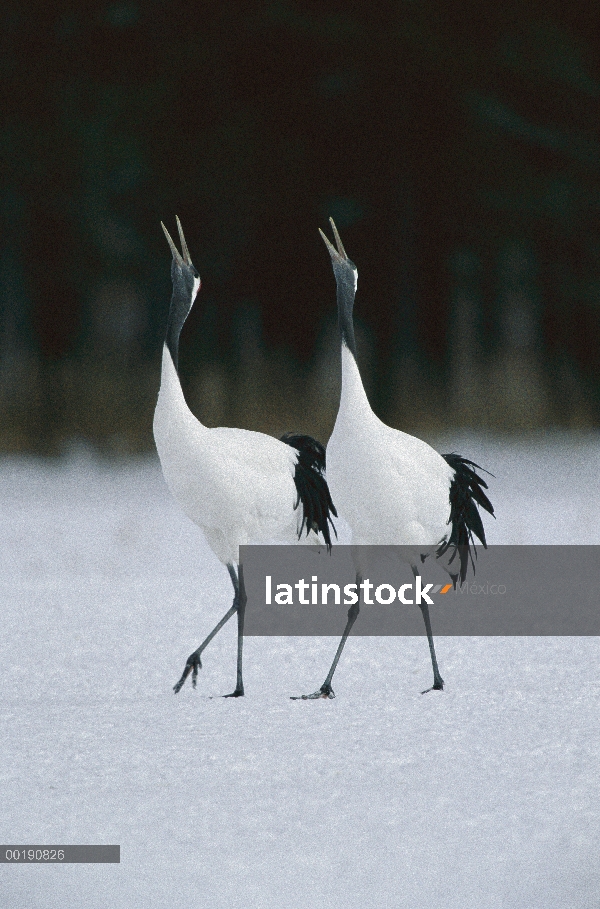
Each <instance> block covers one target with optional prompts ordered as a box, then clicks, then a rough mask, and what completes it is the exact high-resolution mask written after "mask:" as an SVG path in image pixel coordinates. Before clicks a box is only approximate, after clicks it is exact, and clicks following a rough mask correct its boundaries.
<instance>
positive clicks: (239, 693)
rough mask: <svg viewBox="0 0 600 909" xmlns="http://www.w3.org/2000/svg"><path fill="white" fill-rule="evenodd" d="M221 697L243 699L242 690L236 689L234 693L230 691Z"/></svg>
mask: <svg viewBox="0 0 600 909" xmlns="http://www.w3.org/2000/svg"><path fill="white" fill-rule="evenodd" d="M223 697H224V698H243V697H244V689H243V688H236V689H235V691H232V692H231V694H224V695H223Z"/></svg>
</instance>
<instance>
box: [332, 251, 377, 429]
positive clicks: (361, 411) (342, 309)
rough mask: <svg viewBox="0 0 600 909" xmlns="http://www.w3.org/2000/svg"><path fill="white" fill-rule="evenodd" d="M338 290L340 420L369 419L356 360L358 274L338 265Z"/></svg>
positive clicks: (366, 400) (367, 401)
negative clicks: (340, 374) (348, 418)
mask: <svg viewBox="0 0 600 909" xmlns="http://www.w3.org/2000/svg"><path fill="white" fill-rule="evenodd" d="M333 270H334V273H335V280H336V286H337V307H338V324H339V327H340V335H341V341H342V394H341V397H340V409H339V416H340V417H342V418H343V417H347V416H353V417H354V418H358V417H359V415H360V416H361V417H366V416H367V414H369V413H372V411H371V406H370V404H369V400H368V398H367V395H366V393H365V389H364V386H363V384H362V380H361V377H360V370H359V368H358V362H357V358H356V339H355V337H354V320H353V317H352V311H353V309H354V297H355V296H356V285H357V273H356V272H353V274H351V275H349V274H348V271H347V270H345V271H341V270H339V269H338V268H337V267H336V265H335V264H334V269H333Z"/></svg>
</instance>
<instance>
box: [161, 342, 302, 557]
mask: <svg viewBox="0 0 600 909" xmlns="http://www.w3.org/2000/svg"><path fill="white" fill-rule="evenodd" d="M154 439H155V441H156V449H157V451H158V456H159V458H160V463H161V466H162V470H163V474H164V477H165V480H166V483H167V486H168V487H169V490H170V491H171V493H172V495H173V497H174V498H175V499H176V501H177V502H178V503H179V505H180V506H181V508H182V509H183V511H184V512H185V514H186V515H187V516H188V517H189V518H191V520H192V521H194V523H195V524H197V525H198V526H199V527H200V528H201V529H202V530H203V531H204V534H205V536H206V539H207V541H208V544H209V545H210V547H211V549H212V550H213V552H214V553H215V555H216V556H217V557H218V558H219V559H220V560H221V561H222V562H223V563H224V564H228V565H231V564H237V563H238V562H239V547H240V546H241V545H245V544H250V543H270V542H283V543H290V544H292V543H297V542H298V531H299V527H300V522H301V520H302V509H301V507H298V508H295V507H294V506H295V505H296V504H297V499H298V493H297V490H296V486H295V484H294V470H295V465H296V462H297V459H298V452H297V451H296V450H295V449H293V448H291V447H290V446H289V445H286V444H285V443H284V442H280V441H279V440H278V439H275V438H272V437H271V436H267V435H264V434H263V433H260V432H251V431H248V430H244V429H231V428H227V427H219V428H216V429H210V428H208V427H207V426H204V425H203V424H202V423H201V422H200V421H199V420H197V419H196V417H195V416H194V415H193V414H192V412H191V411H190V409H189V408H188V406H187V404H186V402H185V398H184V396H183V391H182V389H181V384H180V382H179V376H178V375H177V371H176V369H175V366H174V364H173V360H172V358H171V354H170V353H169V350H168V349H167V347H166V345H165V347H164V348H163V358H162V372H161V384H160V392H159V395H158V401H157V404H156V410H155V412H154ZM310 537H311V538H312V540H311V541H312V542H317V537H316V536H315V535H314V534H310Z"/></svg>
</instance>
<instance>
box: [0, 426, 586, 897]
mask: <svg viewBox="0 0 600 909" xmlns="http://www.w3.org/2000/svg"><path fill="white" fill-rule="evenodd" d="M439 447H440V450H442V451H453V450H455V451H458V452H459V453H461V454H463V455H464V456H466V457H472V458H473V459H474V460H475V461H477V462H478V463H479V464H481V465H482V466H484V467H487V468H488V469H490V470H491V471H492V472H493V473H495V474H496V479H495V480H492V479H491V478H490V489H491V497H492V501H493V502H494V504H495V506H496V511H497V521H495V522H494V521H492V520H491V519H488V520H487V521H486V530H487V532H488V539H489V542H492V543H599V542H600V508H599V507H598V475H599V469H598V468H599V458H600V439H599V438H598V437H595V436H594V437H590V436H585V437H566V436H565V437H557V438H554V439H541V438H540V439H534V440H529V441H523V442H514V441H513V442H506V441H504V442H503V441H498V440H494V439H485V438H477V437H474V436H473V437H463V438H460V439H459V438H453V439H450V440H445V442H442V443H441V444H440V445H439ZM0 489H1V495H0V515H1V521H0V584H1V587H2V623H1V628H2V633H1V639H0V643H1V653H0V699H1V700H0V730H1V731H0V742H1V754H2V763H1V765H0V779H1V789H0V841H1V842H2V843H5V844H13V843H14V844H49V845H52V844H70V843H74V844H75V843H82V844H87V843H118V844H120V845H121V863H120V864H118V865H117V864H114V865H85V864H70V865H61V866H56V865H52V866H41V865H22V864H20V865H7V864H2V865H0V907H2V909H30V907H35V909H70V907H80V906H81V907H83V906H85V907H86V909H101V907H102V909H109V907H110V909H137V907H144V909H146V907H169V909H170V907H184V906H190V905H193V906H195V907H200V909H204V907H206V909H254V907H256V909H263V907H264V909H305V907H306V909H321V907H327V909H334V907H335V909H337V907H340V909H397V907H407V909H421V907H427V909H430V907H439V909H482V907H486V909H555V907H556V909H567V907H568V909H588V907H589V909H592V907H594V909H597V907H598V906H599V905H600V862H599V861H598V841H599V840H600V815H599V807H600V806H599V796H598V793H599V788H598V766H599V765H598V755H599V754H600V723H599V721H598V717H599V706H600V705H599V695H600V683H599V679H598V639H597V638H449V637H438V638H437V639H436V647H437V653H438V659H439V662H440V668H441V671H442V675H443V676H444V679H445V681H446V690H445V691H444V692H431V693H429V694H427V695H424V696H422V695H421V694H420V691H421V690H422V689H423V688H426V687H427V686H428V685H429V684H431V677H432V672H431V663H430V659H429V653H428V648H427V640H426V638H425V635H424V634H423V636H422V637H416V638H360V637H358V638H351V639H350V641H349V643H348V645H347V648H346V650H345V652H344V655H343V657H342V660H341V662H340V665H339V667H338V670H337V672H336V676H335V678H334V688H335V690H336V694H337V698H336V699H335V700H331V701H323V700H318V701H292V700H290V699H289V695H294V694H301V693H305V692H309V691H314V690H315V689H316V688H318V687H319V685H320V684H321V683H322V681H323V679H324V677H325V674H326V672H327V669H328V667H329V665H330V661H331V659H332V656H333V653H334V651H335V646H336V641H335V639H333V638H312V639H311V638H247V639H246V642H245V673H244V674H245V685H246V697H245V698H239V699H223V698H221V697H219V696H218V695H221V694H224V693H226V692H228V691H231V690H233V687H234V685H235V621H234V620H232V621H231V622H230V623H229V624H228V625H227V626H226V627H225V628H224V629H223V631H222V632H221V633H220V634H219V635H218V636H217V637H216V638H215V639H214V641H213V642H212V643H211V645H210V646H209V647H208V648H207V650H206V651H205V653H204V654H203V666H204V668H203V669H202V670H201V673H200V677H199V685H198V689H197V690H196V691H193V690H192V688H191V687H190V685H189V682H188V683H187V684H186V686H185V687H184V689H183V690H182V691H181V693H180V694H179V695H177V696H175V695H174V694H173V691H172V685H173V684H174V683H175V682H176V681H177V679H178V677H179V675H180V673H181V671H182V669H183V666H184V663H185V659H186V657H187V656H188V654H189V653H190V652H191V650H192V649H194V648H195V647H196V646H197V645H198V643H199V642H200V640H202V638H203V637H204V636H205V634H206V633H207V632H208V631H209V630H210V629H211V628H212V627H213V625H214V624H215V623H216V621H217V620H218V619H219V618H220V617H221V615H222V614H223V613H224V612H225V611H226V610H227V608H228V607H229V605H230V602H231V584H230V580H229V577H228V574H227V571H226V569H225V568H224V567H223V566H222V565H221V564H220V563H219V562H218V561H217V560H216V558H215V557H214V555H213V554H212V553H211V551H210V550H209V549H208V547H207V545H206V543H205V542H204V540H203V539H202V536H201V533H200V531H199V530H198V529H197V528H196V527H195V526H194V525H193V524H192V523H191V522H189V521H188V519H187V518H186V517H185V516H184V515H183V514H182V513H181V512H180V511H179V510H178V507H177V506H176V504H175V503H174V502H173V501H172V499H171V497H170V495H169V493H168V491H167V489H166V486H165V484H164V481H163V479H162V475H161V473H160V469H159V466H158V463H157V461H156V460H154V459H148V460H144V461H133V462H131V461H130V462H123V463H121V464H114V463H113V464H107V463H102V462H98V461H97V460H95V459H94V458H92V457H90V456H85V455H84V454H79V455H77V456H72V457H70V458H66V459H65V460H64V461H61V462H58V463H46V462H41V461H36V460H32V459H4V460H1V461H0ZM485 517H487V516H485ZM434 631H435V629H434Z"/></svg>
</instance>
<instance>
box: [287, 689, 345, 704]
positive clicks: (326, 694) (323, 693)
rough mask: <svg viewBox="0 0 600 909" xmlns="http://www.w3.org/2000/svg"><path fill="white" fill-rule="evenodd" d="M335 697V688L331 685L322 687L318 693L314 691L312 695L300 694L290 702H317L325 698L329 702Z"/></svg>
mask: <svg viewBox="0 0 600 909" xmlns="http://www.w3.org/2000/svg"><path fill="white" fill-rule="evenodd" d="M334 697H335V694H334V691H333V688H332V687H331V685H321V687H320V688H319V690H318V691H313V693H312V694H300V695H297V696H296V697H294V696H293V695H292V697H291V698H290V701H316V700H318V699H319V698H325V699H327V700H332V699H333V698H334Z"/></svg>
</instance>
